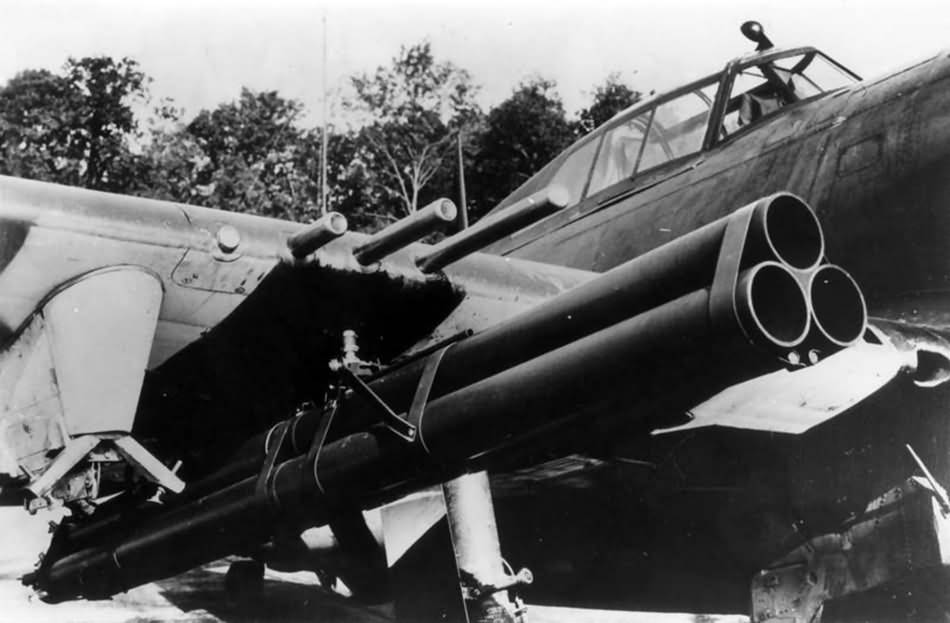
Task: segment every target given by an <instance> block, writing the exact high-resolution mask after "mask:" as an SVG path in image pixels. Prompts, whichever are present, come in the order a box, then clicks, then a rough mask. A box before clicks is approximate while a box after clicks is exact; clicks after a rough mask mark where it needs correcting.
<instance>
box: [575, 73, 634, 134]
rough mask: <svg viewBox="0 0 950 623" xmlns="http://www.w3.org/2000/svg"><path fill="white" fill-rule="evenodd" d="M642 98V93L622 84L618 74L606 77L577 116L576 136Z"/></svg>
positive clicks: (607, 119) (588, 130) (585, 132)
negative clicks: (591, 100) (588, 103)
mask: <svg viewBox="0 0 950 623" xmlns="http://www.w3.org/2000/svg"><path fill="white" fill-rule="evenodd" d="M642 97H643V94H642V93H640V92H639V91H634V90H633V89H631V88H630V87H628V86H627V85H626V84H624V83H623V81H622V79H621V77H620V74H619V73H616V72H615V73H612V74H610V75H608V76H607V79H606V80H604V83H603V84H601V85H599V86H597V87H595V88H594V98H593V102H591V105H590V106H588V107H587V108H584V109H582V110H581V111H580V112H579V113H578V114H577V117H578V120H577V134H578V136H583V135H584V134H587V133H588V132H590V131H591V130H593V129H594V128H596V127H598V126H600V125H601V124H602V123H605V122H607V121H609V120H610V119H612V118H613V116H614V115H616V114H617V113H618V112H620V111H621V110H625V109H626V108H629V107H630V106H632V105H634V104H636V103H637V102H639V101H640V98H642Z"/></svg>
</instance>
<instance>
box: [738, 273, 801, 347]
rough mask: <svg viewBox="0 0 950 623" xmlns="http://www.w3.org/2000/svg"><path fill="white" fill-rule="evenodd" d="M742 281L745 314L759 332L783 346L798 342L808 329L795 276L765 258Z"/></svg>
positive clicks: (795, 344) (790, 345)
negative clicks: (743, 285)
mask: <svg viewBox="0 0 950 623" xmlns="http://www.w3.org/2000/svg"><path fill="white" fill-rule="evenodd" d="M745 284H746V285H745V287H746V293H747V300H748V316H749V317H750V318H749V319H750V320H752V322H753V323H754V324H755V328H756V329H757V330H758V332H759V333H760V334H762V335H764V337H765V338H766V339H768V340H769V341H771V342H772V343H774V344H775V345H777V346H781V347H783V348H791V347H793V346H797V345H798V344H800V343H801V341H802V340H803V339H805V335H806V333H807V332H808V322H809V319H808V302H807V301H806V299H805V293H804V292H802V288H801V286H800V285H799V284H798V280H797V279H795V276H794V275H793V274H792V273H791V272H790V271H789V270H788V269H787V268H785V267H784V266H782V265H780V264H777V263H773V262H768V263H763V264H759V265H758V266H756V267H755V268H752V269H750V273H749V275H748V277H747V278H746V281H745Z"/></svg>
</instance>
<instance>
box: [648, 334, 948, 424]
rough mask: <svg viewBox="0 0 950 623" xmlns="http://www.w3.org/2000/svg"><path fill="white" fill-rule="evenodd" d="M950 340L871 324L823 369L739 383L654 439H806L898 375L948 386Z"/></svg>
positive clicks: (824, 363) (781, 373)
mask: <svg viewBox="0 0 950 623" xmlns="http://www.w3.org/2000/svg"><path fill="white" fill-rule="evenodd" d="M948 361H950V341H948V340H947V337H946V335H945V334H944V333H943V332H942V331H940V330H938V329H932V328H928V327H919V326H912V325H908V324H904V323H898V322H893V321H889V320H885V319H881V318H876V319H872V320H871V321H870V324H869V329H868V331H867V333H866V334H865V338H864V339H862V340H861V341H860V342H858V343H856V344H855V345H853V346H852V347H850V348H848V349H846V350H842V351H840V352H838V353H835V354H834V355H832V356H830V357H828V358H827V359H825V360H824V361H822V362H821V363H819V364H818V365H815V366H812V367H810V368H808V369H805V370H800V371H796V372H794V373H791V372H789V371H788V370H777V371H775V372H772V373H770V374H767V375H763V376H761V377H758V378H755V379H751V380H749V381H746V382H744V383H739V384H737V385H734V386H732V387H729V388H727V389H725V390H724V391H722V392H720V393H719V394H716V395H715V396H713V397H712V398H710V399H709V400H706V401H704V402H703V403H701V404H699V405H697V406H695V407H694V408H692V409H690V411H689V418H690V421H689V422H687V423H685V424H682V425H678V426H674V427H672V428H668V429H659V430H656V431H654V434H655V435H662V434H666V433H673V432H679V431H683V430H689V429H695V428H703V427H709V426H723V427H727V428H738V429H745V430H758V431H769V432H775V433H787V434H801V433H804V432H805V431H807V430H809V429H811V428H812V427H814V426H817V425H818V424H821V423H823V422H826V421H828V420H830V419H831V418H833V417H835V416H837V415H839V414H841V413H842V412H844V411H846V410H848V409H850V408H851V407H853V406H855V405H857V404H859V403H860V402H861V401H862V400H864V399H865V398H868V397H870V396H872V395H873V394H874V393H876V392H877V391H878V390H880V389H881V388H882V387H884V386H885V385H886V384H887V383H889V382H890V381H892V380H893V379H894V378H895V377H896V376H897V375H899V374H910V375H912V376H913V378H914V382H915V384H917V385H918V386H920V387H933V386H936V385H938V384H941V383H944V382H946V380H947V379H948V365H947V364H948Z"/></svg>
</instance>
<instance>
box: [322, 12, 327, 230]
mask: <svg viewBox="0 0 950 623" xmlns="http://www.w3.org/2000/svg"><path fill="white" fill-rule="evenodd" d="M322 82H323V130H322V131H321V132H320V212H321V213H322V214H326V213H327V212H328V211H329V208H328V207H327V197H328V194H329V193H328V191H327V128H328V127H329V124H328V123H327V11H326V9H324V10H323V77H322Z"/></svg>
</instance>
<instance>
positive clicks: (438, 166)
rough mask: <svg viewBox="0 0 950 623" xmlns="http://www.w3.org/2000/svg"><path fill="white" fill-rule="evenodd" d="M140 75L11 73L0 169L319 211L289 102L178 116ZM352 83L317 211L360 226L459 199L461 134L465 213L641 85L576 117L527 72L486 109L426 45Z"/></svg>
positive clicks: (104, 66)
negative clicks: (344, 124) (345, 121)
mask: <svg viewBox="0 0 950 623" xmlns="http://www.w3.org/2000/svg"><path fill="white" fill-rule="evenodd" d="M149 82H150V80H149V78H147V77H146V76H145V75H144V74H143V73H142V71H141V70H140V69H139V66H138V64H137V63H136V62H135V61H134V60H132V59H128V58H123V59H120V60H113V59H111V58H109V57H89V58H82V59H79V60H76V59H72V58H71V59H69V60H68V61H67V63H66V64H65V66H64V68H63V70H62V72H60V73H53V72H49V71H46V70H26V71H23V72H21V73H19V74H17V75H16V76H15V77H14V78H12V79H11V80H10V81H9V82H7V84H6V85H3V86H2V87H0V172H2V173H6V174H12V175H17V176H22V177H32V178H36V179H43V180H49V181H54V182H59V183H64V184H72V185H78V186H86V187H90V188H97V189H103V190H111V191H116V192H124V193H132V194H137V195H142V196H149V197H155V198H158V199H165V200H172V201H180V202H185V203H194V204H201V205H207V206H210V207H215V208H221V209H226V210H235V211H241V212H249V213H254V214H261V215H266V216H273V217H278V218H285V219H293V220H309V219H312V218H314V217H315V216H317V215H318V213H319V209H320V202H321V197H320V191H321V189H320V149H321V137H322V134H321V132H322V131H321V129H320V128H305V127H303V123H302V120H303V118H304V112H305V111H304V108H303V105H302V104H301V103H300V102H297V101H294V100H291V99H287V98H284V97H283V96H281V95H280V94H279V93H278V92H276V91H262V92H256V91H251V90H249V89H243V90H242V91H241V93H240V95H239V97H238V98H237V99H236V100H234V101H231V102H225V103H223V104H220V105H219V106H217V107H215V108H213V109H210V110H202V111H200V112H199V113H198V114H197V115H196V116H194V118H192V119H190V120H186V119H184V118H183V112H182V111H181V110H179V109H177V108H175V106H174V103H173V102H170V101H167V100H162V101H160V102H159V103H158V105H156V106H154V108H151V109H149V108H148V107H149V106H152V105H153V102H152V101H151V100H150V99H149V94H148V90H147V86H148V84H149ZM351 84H352V87H353V93H352V95H351V97H350V98H349V100H348V101H347V102H345V104H346V109H347V111H348V113H349V114H350V120H351V121H352V122H353V125H352V127H351V128H350V129H347V130H340V129H335V130H333V131H331V133H330V136H329V137H328V142H329V150H328V163H327V164H328V186H329V191H330V192H329V197H328V203H329V205H328V207H329V208H330V209H333V210H337V211H340V212H342V213H344V214H345V215H346V216H347V218H348V219H349V220H350V223H351V226H352V227H354V228H358V229H364V230H365V229H378V228H380V227H382V226H385V225H387V224H389V223H391V222H392V221H393V220H395V219H397V218H400V217H401V216H403V215H405V214H407V213H411V212H412V211H414V210H416V209H417V208H418V207H419V206H421V205H424V204H425V203H427V202H428V201H430V200H432V199H434V198H436V197H438V196H447V197H452V198H456V197H457V193H458V171H457V161H456V149H457V144H458V141H461V143H462V148H463V149H462V151H463V159H464V162H465V172H466V177H467V180H466V183H467V186H468V198H469V206H470V210H471V216H472V220H474V219H475V218H477V216H478V215H479V214H482V213H484V212H486V211H487V210H489V209H491V208H492V207H494V206H495V205H497V204H498V203H499V202H500V201H501V200H502V199H503V198H504V197H505V196H507V195H508V194H509V193H511V192H512V191H513V190H514V189H515V188H517V187H518V186H519V185H521V183H523V182H524V181H525V180H527V179H528V178H529V177H530V176H531V175H532V174H534V173H535V172H537V171H538V170H539V169H540V168H541V167H543V166H544V165H545V164H546V163H547V162H548V161H550V160H551V159H552V158H554V157H555V156H556V155H557V154H558V153H559V152H560V151H561V150H563V149H564V148H565V147H567V146H568V145H569V144H570V142H571V141H572V140H574V138H575V137H576V136H577V135H579V134H582V133H585V132H587V131H589V130H591V129H593V128H594V127H596V126H597V125H599V124H601V123H603V122H604V121H606V120H607V119H609V118H610V117H612V116H613V115H614V114H615V113H616V112H617V111H619V110H622V109H623V108H626V107H627V106H629V105H630V104H632V103H633V102H635V101H637V100H638V99H639V98H640V95H641V94H640V93H639V92H637V91H634V90H632V89H631V88H629V87H628V86H626V85H624V84H623V83H622V82H621V81H620V79H619V77H618V75H617V74H611V75H610V76H608V78H607V79H606V81H605V82H604V83H603V84H601V85H599V86H597V87H596V88H595V90H594V92H593V94H592V101H591V102H590V104H589V106H587V107H586V108H584V109H582V110H581V111H579V113H578V115H577V118H576V120H571V119H569V118H568V116H567V114H566V113H565V110H564V106H563V103H562V101H561V99H560V96H559V95H558V93H557V90H556V85H555V83H554V82H553V81H551V80H546V79H544V78H540V77H534V78H529V79H527V80H525V81H524V82H522V83H521V84H519V85H518V86H517V87H516V88H515V89H514V90H513V92H512V94H511V96H510V97H508V98H507V99H506V100H505V101H503V102H501V103H500V104H498V105H497V106H495V107H494V108H492V109H491V110H490V111H489V112H488V114H487V115H484V114H482V112H481V111H480V109H479V107H478V105H477V104H476V103H475V95H476V93H477V87H476V86H475V85H474V84H473V82H472V78H471V76H470V75H469V74H468V72H466V71H465V70H464V69H461V68H459V67H457V66H455V65H453V64H452V63H450V62H445V61H440V60H437V59H436V58H435V56H434V54H433V52H432V49H431V46H430V45H429V43H427V42H422V43H417V44H415V45H411V46H407V47H403V48H401V50H400V51H399V54H397V55H396V56H395V57H394V58H393V59H392V62H391V63H390V64H389V65H387V66H382V67H378V68H377V69H376V70H375V71H374V72H372V73H368V74H366V73H364V74H359V75H356V76H353V77H352V78H351ZM143 112H144V113H149V116H148V117H147V118H146V119H145V121H146V122H145V123H142V120H141V119H140V118H139V117H137V114H138V115H139V116H141V115H142V113H143Z"/></svg>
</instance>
